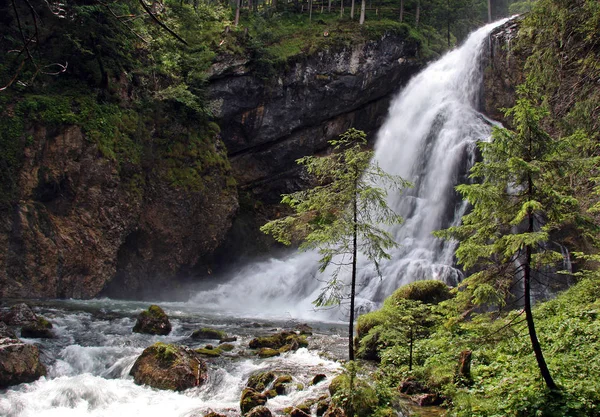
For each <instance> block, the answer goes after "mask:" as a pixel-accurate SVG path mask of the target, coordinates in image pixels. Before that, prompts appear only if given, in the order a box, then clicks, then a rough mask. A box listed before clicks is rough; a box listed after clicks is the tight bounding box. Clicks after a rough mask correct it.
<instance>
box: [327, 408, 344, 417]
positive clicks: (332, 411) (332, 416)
mask: <svg viewBox="0 0 600 417" xmlns="http://www.w3.org/2000/svg"><path fill="white" fill-rule="evenodd" d="M323 417H346V413H344V410H342V409H341V408H340V407H329V409H328V410H327V411H326V412H325V414H323Z"/></svg>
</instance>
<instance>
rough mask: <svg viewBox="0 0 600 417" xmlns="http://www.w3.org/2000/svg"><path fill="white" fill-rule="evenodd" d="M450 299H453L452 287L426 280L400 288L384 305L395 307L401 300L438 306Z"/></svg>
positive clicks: (440, 282)
mask: <svg viewBox="0 0 600 417" xmlns="http://www.w3.org/2000/svg"><path fill="white" fill-rule="evenodd" d="M450 298H452V294H451V293H450V287H448V286H447V285H446V284H444V283H443V282H442V281H437V280H425V281H416V282H413V283H412V284H408V285H405V286H403V287H400V288H398V289H397V290H396V291H394V292H393V293H392V295H390V296H389V297H388V298H387V299H386V300H385V302H384V305H386V304H392V305H393V304H395V303H396V302H397V301H398V300H400V299H404V300H413V301H420V302H422V303H424V304H438V303H440V302H442V301H445V300H449V299H450Z"/></svg>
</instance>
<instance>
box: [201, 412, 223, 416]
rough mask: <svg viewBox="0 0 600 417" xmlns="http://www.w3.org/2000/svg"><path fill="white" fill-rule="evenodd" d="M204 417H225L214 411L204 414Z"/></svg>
mask: <svg viewBox="0 0 600 417" xmlns="http://www.w3.org/2000/svg"><path fill="white" fill-rule="evenodd" d="M204 417H227V416H226V415H225V414H219V413H215V412H214V411H211V412H209V413H208V414H204Z"/></svg>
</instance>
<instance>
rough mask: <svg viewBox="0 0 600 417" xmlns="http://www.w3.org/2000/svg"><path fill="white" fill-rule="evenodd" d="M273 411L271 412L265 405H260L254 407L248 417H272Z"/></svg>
mask: <svg viewBox="0 0 600 417" xmlns="http://www.w3.org/2000/svg"><path fill="white" fill-rule="evenodd" d="M272 415H273V414H271V410H269V409H268V408H267V407H265V406H264V405H259V406H258V407H254V408H253V409H252V410H250V412H249V413H248V414H246V416H247V417H271V416H272Z"/></svg>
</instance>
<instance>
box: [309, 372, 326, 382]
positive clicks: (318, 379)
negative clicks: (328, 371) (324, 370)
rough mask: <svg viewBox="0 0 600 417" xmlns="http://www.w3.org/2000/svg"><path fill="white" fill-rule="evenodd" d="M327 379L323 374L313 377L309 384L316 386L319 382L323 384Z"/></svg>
mask: <svg viewBox="0 0 600 417" xmlns="http://www.w3.org/2000/svg"><path fill="white" fill-rule="evenodd" d="M326 379H327V375H325V374H317V375H315V376H314V377H313V379H312V381H311V382H310V384H311V385H317V384H318V383H319V382H323V381H325V380H326Z"/></svg>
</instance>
